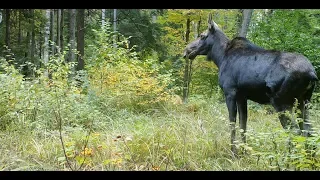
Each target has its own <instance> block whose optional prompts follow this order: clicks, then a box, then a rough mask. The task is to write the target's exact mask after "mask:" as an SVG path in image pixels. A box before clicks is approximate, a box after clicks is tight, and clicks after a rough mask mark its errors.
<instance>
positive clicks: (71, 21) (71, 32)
mask: <svg viewBox="0 0 320 180" xmlns="http://www.w3.org/2000/svg"><path fill="white" fill-rule="evenodd" d="M75 29H76V9H69V43H70V49H69V59H68V61H69V62H74V61H75V53H74V52H73V51H74V49H75V48H76V44H75V38H76V37H75V36H76V35H75Z"/></svg>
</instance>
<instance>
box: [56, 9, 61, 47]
mask: <svg viewBox="0 0 320 180" xmlns="http://www.w3.org/2000/svg"><path fill="white" fill-rule="evenodd" d="M60 25H61V9H57V38H56V44H57V47H58V49H57V52H58V53H60V49H61V43H60V42H61V39H60V33H61V31H60V30H61V28H60Z"/></svg>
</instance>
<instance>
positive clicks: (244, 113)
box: [237, 97, 248, 143]
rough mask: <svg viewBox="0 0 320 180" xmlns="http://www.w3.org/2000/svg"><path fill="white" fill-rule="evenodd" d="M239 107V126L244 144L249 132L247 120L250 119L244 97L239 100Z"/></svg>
mask: <svg viewBox="0 0 320 180" xmlns="http://www.w3.org/2000/svg"><path fill="white" fill-rule="evenodd" d="M237 107H238V111H239V124H240V130H241V132H240V134H241V139H242V142H244V143H246V136H245V133H246V131H247V118H248V109H247V100H246V99H245V98H244V97H238V98H237Z"/></svg>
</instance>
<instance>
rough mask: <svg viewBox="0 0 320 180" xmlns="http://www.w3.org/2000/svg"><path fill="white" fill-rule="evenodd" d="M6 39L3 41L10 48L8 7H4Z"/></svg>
mask: <svg viewBox="0 0 320 180" xmlns="http://www.w3.org/2000/svg"><path fill="white" fill-rule="evenodd" d="M5 12H6V39H5V43H6V45H7V47H8V49H10V9H6V10H5Z"/></svg>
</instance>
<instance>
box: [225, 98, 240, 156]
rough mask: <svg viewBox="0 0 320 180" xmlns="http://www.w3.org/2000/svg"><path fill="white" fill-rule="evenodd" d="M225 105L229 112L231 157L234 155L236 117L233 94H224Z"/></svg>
mask: <svg viewBox="0 0 320 180" xmlns="http://www.w3.org/2000/svg"><path fill="white" fill-rule="evenodd" d="M225 96H226V104H227V107H228V112H229V121H230V131H231V151H232V153H233V155H236V154H237V153H236V146H235V144H234V141H235V139H236V116H237V106H236V98H235V97H236V96H235V93H230V94H226V95H225Z"/></svg>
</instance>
